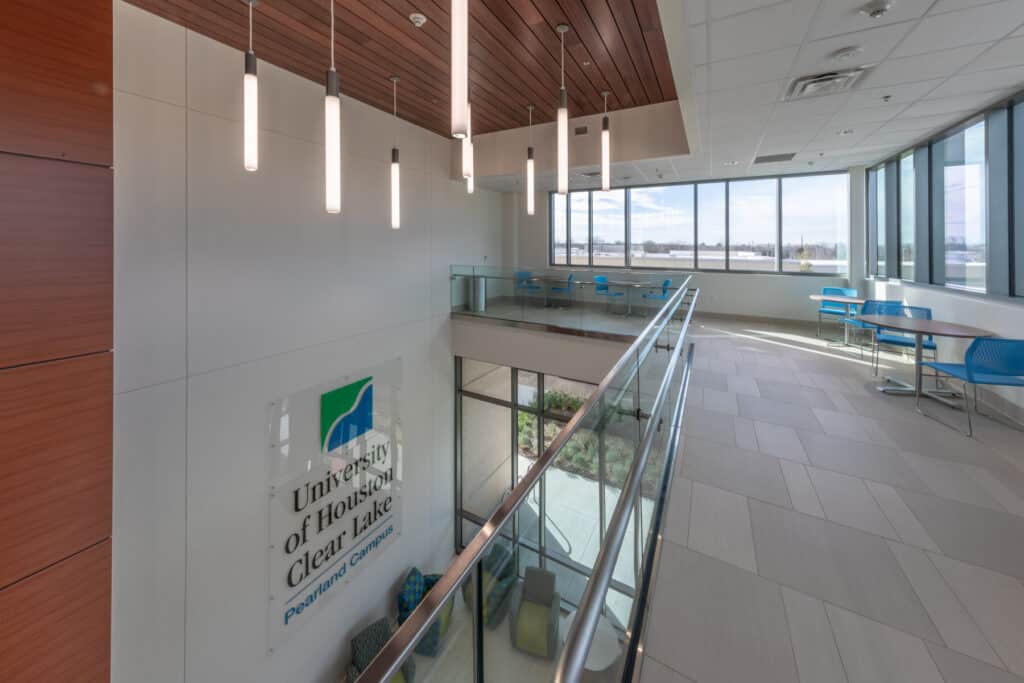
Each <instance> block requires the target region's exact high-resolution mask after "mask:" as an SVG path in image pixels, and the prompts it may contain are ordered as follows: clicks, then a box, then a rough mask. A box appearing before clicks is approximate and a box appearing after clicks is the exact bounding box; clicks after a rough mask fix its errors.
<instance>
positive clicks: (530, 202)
mask: <svg viewBox="0 0 1024 683" xmlns="http://www.w3.org/2000/svg"><path fill="white" fill-rule="evenodd" d="M527 109H529V110H530V124H529V126H530V127H529V128H528V131H529V133H528V141H529V145H528V146H527V148H526V215H527V216H532V215H533V213H534V210H535V207H534V199H533V185H534V182H533V181H534V178H533V105H532V104H531V105H530V106H528V107H527Z"/></svg>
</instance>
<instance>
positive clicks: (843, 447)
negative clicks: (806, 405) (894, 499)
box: [797, 430, 928, 491]
mask: <svg viewBox="0 0 1024 683" xmlns="http://www.w3.org/2000/svg"><path fill="white" fill-rule="evenodd" d="M797 433H798V435H799V436H800V442H801V443H802V444H803V445H804V450H805V451H806V452H807V458H808V459H809V460H810V461H811V463H812V464H813V465H815V466H817V467H820V468H822V469H826V470H833V471H835V472H842V473H843V474H852V475H853V476H855V477H862V478H864V479H871V480H872V481H878V482H881V483H883V484H890V485H892V486H899V487H902V488H906V489H912V490H915V491H927V490H928V488H927V487H926V486H925V485H924V483H923V482H922V481H921V480H920V479H919V478H918V477H917V475H916V474H914V472H913V471H912V470H911V469H910V466H909V465H907V463H906V462H904V461H903V460H902V459H900V457H899V455H898V453H897V452H896V451H895V450H893V449H891V448H886V447H885V446H879V445H876V444H865V443H863V442H861V441H853V440H851V439H843V438H840V437H838V436H829V435H828V434H816V433H814V432H806V431H802V430H798V432H797Z"/></svg>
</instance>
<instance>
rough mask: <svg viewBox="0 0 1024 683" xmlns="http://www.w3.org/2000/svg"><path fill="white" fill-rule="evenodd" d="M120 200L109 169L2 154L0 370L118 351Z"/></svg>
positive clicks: (0, 199)
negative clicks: (116, 303) (115, 346)
mask: <svg viewBox="0 0 1024 683" xmlns="http://www.w3.org/2000/svg"><path fill="white" fill-rule="evenodd" d="M5 68H6V67H5ZM2 108H3V105H2V104H0V109H2ZM0 128H2V124H0ZM113 193H114V178H113V171H112V170H110V169H109V168H102V167H98V166H85V165H82V164H69V163H63V162H59V161H50V160H47V159H33V158H28V157H19V156H13V155H10V154H0V368H2V367H10V366H12V365H22V364H25V363H34V362H39V361H43V360H48V359H52V358H63V357H67V356H74V355H81V354H85V353H92V352H95V351H104V350H109V349H110V348H111V347H112V346H113V315H114V274H113V268H114V242H113V240H114V229H113V224H114V217H113V216H114V208H113V204H114V201H113Z"/></svg>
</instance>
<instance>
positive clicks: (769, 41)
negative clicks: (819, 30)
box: [711, 0, 818, 61]
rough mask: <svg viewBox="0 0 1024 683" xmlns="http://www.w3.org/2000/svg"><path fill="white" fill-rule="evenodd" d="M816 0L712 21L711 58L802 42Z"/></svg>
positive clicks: (795, 1)
mask: <svg viewBox="0 0 1024 683" xmlns="http://www.w3.org/2000/svg"><path fill="white" fill-rule="evenodd" d="M817 4H818V0H786V2H780V3H779V4H777V5H771V6H769V7H762V8H761V9H756V10H752V11H750V12H744V13H743V14H737V15H734V16H731V17H727V18H725V19H721V20H719V21H713V22H711V59H712V61H718V60H720V59H732V58H735V57H743V56H745V55H752V54H755V53H758V52H767V51H769V50H775V49H778V48H780V47H787V46H790V45H799V44H800V43H801V42H803V39H804V33H805V32H806V31H807V25H808V23H809V22H810V20H811V15H812V14H813V13H814V8H815V6H817Z"/></svg>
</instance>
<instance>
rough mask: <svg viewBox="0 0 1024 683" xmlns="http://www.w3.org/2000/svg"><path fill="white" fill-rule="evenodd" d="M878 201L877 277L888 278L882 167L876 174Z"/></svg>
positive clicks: (876, 221)
mask: <svg viewBox="0 0 1024 683" xmlns="http://www.w3.org/2000/svg"><path fill="white" fill-rule="evenodd" d="M875 178H876V181H875V182H876V183H877V184H876V187H877V193H878V200H877V201H876V202H875V244H876V245H877V257H876V261H875V275H877V276H878V277H888V276H889V270H888V269H887V268H886V257H885V249H886V246H885V228H886V225H887V221H886V218H885V205H886V201H885V198H886V194H887V193H886V189H885V166H882V167H880V168H879V169H878V171H877V172H876V173H875Z"/></svg>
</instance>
